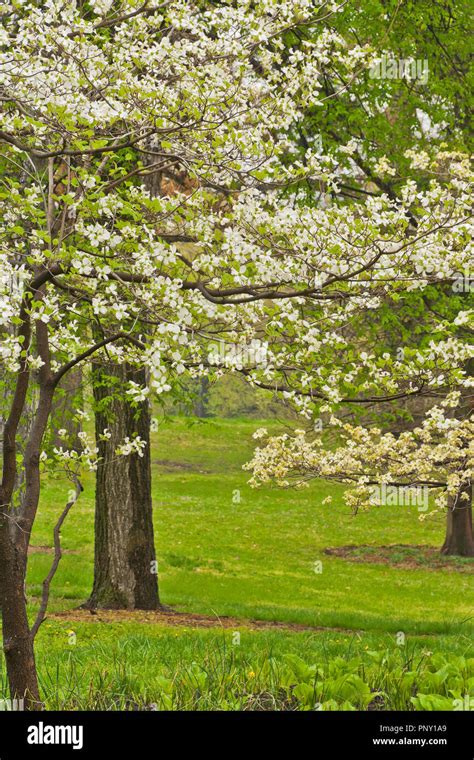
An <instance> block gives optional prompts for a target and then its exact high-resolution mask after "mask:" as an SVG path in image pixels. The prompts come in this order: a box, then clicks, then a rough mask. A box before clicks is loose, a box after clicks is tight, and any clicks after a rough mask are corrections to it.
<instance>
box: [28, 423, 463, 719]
mask: <svg viewBox="0 0 474 760" xmlns="http://www.w3.org/2000/svg"><path fill="white" fill-rule="evenodd" d="M262 424H265V425H266V426H267V427H268V428H271V429H275V430H276V429H278V424H277V423H276V422H275V421H272V422H267V423H265V422H262V423H260V422H256V421H254V420H253V421H243V420H235V419H234V420H232V419H228V420H212V421H209V422H206V423H204V424H203V423H196V424H191V425H190V424H189V421H188V420H185V419H176V418H174V419H170V420H167V421H166V422H164V423H162V424H161V425H160V428H159V431H158V432H157V433H155V434H154V436H153V452H152V459H153V463H154V464H153V497H154V521H155V530H156V544H157V554H158V558H159V568H160V576H159V580H160V594H161V599H162V601H163V602H164V603H166V604H168V605H170V606H172V607H175V608H177V609H179V610H183V611H187V612H196V613H204V614H208V615H214V616H216V618H217V616H219V615H233V616H236V617H239V618H242V620H243V621H244V623H243V625H245V619H262V620H278V621H281V622H287V623H301V624H305V625H312V626H313V625H314V626H324V627H329V628H333V627H334V628H342V629H347V632H339V631H328V632H314V633H311V632H310V633H295V632H291V631H288V632H287V631H281V630H279V631H263V632H262V631H258V632H257V631H247V632H246V633H245V634H244V635H243V636H242V643H241V645H240V647H234V648H232V647H231V646H230V648H229V636H230V635H231V634H230V633H229V632H228V631H227V632H226V633H225V634H224V633H223V632H215V631H204V630H201V631H198V630H186V631H183V629H169V628H160V627H159V626H152V625H145V624H139V623H131V622H128V623H125V622H124V623H121V624H108V625H105V624H104V625H100V624H96V623H90V624H86V623H81V624H68V623H67V621H64V623H63V622H58V621H56V620H54V621H49V622H48V621H47V622H46V623H45V624H44V625H43V627H42V628H41V630H40V633H39V636H38V644H37V649H38V661H39V664H40V670H41V677H42V679H43V684H44V687H45V689H46V692H47V693H48V695H49V696H48V705H53V706H54V705H56V706H59V705H64V704H73V705H76V706H80V705H83V704H84V700H86V694H87V693H88V694H89V696H90V695H91V694H92V693H94V694H100V693H108V694H109V696H110V695H111V694H112V693H115V692H117V693H121V694H126V693H127V688H128V687H126V686H125V687H124V689H123V690H122V692H120V689H119V687H118V686H117V683H116V681H117V679H118V681H120V678H121V677H122V676H121V673H122V670H121V668H122V667H124V668H125V669H127V668H128V670H127V673H128V675H127V677H126V678H125V676H126V673H125V674H122V675H123V677H124V678H125V681H124V683H125V684H126V683H128V682H127V678H130V679H131V682H130V684H129V692H130V693H132V692H133V693H134V694H139V695H141V699H142V701H143V700H144V702H146V700H147V699H150V700H151V698H152V696H153V694H152V693H151V692H153V693H154V694H155V697H156V693H155V692H156V688H157V687H156V683H158V682H156V683H155V682H154V681H153V679H158V681H159V679H160V678H162V677H165V675H166V677H167V678H171V679H173V678H174V676H173V673H175V674H176V673H177V672H178V671H182V670H183V668H184V669H186V668H187V667H188V668H189V667H191V663H192V662H193V661H195V662H197V663H201V664H202V662H203V661H206V658H207V659H209V658H210V659H211V660H213V658H214V660H216V658H217V659H218V658H219V657H221V658H222V656H223V655H222V651H223V650H222V647H223V643H225V641H227V644H226V647H227V649H225V647H224V649H225V651H226V652H227V654H226V655H225V656H224V659H223V660H222V663H221V665H222V667H221V669H220V671H219V672H220V674H221V676H222V677H223V675H222V674H223V673H225V668H226V667H227V665H225V663H227V659H226V657H228V656H231V660H232V662H233V663H234V665H235V667H236V668H237V671H238V672H239V673H240V674H243V675H244V676H245V673H247V670H248V669H250V671H249V672H253V671H255V672H256V670H255V669H256V668H257V669H258V668H261V667H262V664H263V663H264V662H265V661H266V660H267V659H268V657H269V656H270V653H274V654H275V657H276V660H277V661H278V662H282V661H283V660H282V658H283V659H284V656H285V653H288V652H294V653H296V654H298V655H299V656H301V657H302V658H303V659H304V660H305V661H306V662H310V663H311V662H319V661H324V662H330V661H331V658H334V657H336V655H342V656H343V657H346V658H347V657H348V656H349V655H350V653H351V652H352V653H353V654H354V653H355V654H356V656H357V657H358V658H359V660H360V662H362V661H363V659H364V657H365V654H364V653H365V652H367V651H372V650H376V651H379V652H380V651H383V650H387V651H389V650H390V649H394V648H395V650H394V651H396V652H399V651H400V648H399V647H398V648H397V646H396V634H397V632H403V633H404V634H405V635H406V637H407V639H406V640H407V646H412V647H414V649H413V651H414V652H416V653H417V656H420V657H421V656H422V655H421V653H422V652H423V651H425V650H429V651H432V652H444V653H446V654H449V655H452V656H455V655H457V654H463V655H466V656H468V655H469V653H471V656H472V648H471V636H472V632H473V614H472V610H473V601H474V593H473V581H472V576H470V575H469V574H467V573H460V572H456V570H455V568H454V569H453V571H451V570H447V569H434V570H433V569H428V568H427V569H424V568H422V567H421V568H416V569H402V568H399V567H396V566H393V565H390V564H387V565H380V564H374V563H367V564H364V563H357V564H356V563H353V562H348V561H346V560H344V559H341V558H338V557H332V556H327V555H325V554H324V549H325V548H327V547H335V546H341V545H345V544H365V545H373V546H377V545H380V544H384V545H386V544H413V545H419V544H427V545H431V546H440V545H441V543H442V540H443V530H444V522H443V516H442V515H440V514H438V515H435V516H434V517H432V518H429V519H427V520H425V521H424V522H420V521H419V513H418V511H417V509H416V508H415V507H374V508H373V509H372V510H371V511H369V512H363V513H360V514H358V515H357V516H353V515H352V514H351V513H350V512H349V510H348V508H347V507H345V506H344V505H343V503H342V499H341V495H342V488H341V487H340V486H337V485H334V484H327V483H322V482H314V483H312V484H311V485H310V487H309V488H308V489H305V490H303V491H293V490H274V489H260V490H253V489H251V488H250V487H249V486H248V485H247V480H248V477H249V474H248V473H246V472H243V471H242V465H243V464H244V462H245V461H246V460H248V459H249V458H250V456H251V453H252V450H253V445H254V441H253V440H252V437H251V436H252V432H253V431H254V430H255V429H256V428H257V427H259V426H261V425H262ZM84 485H85V491H84V493H83V494H82V495H81V497H80V500H79V501H78V502H77V504H76V505H75V506H74V509H73V510H72V511H71V513H70V515H69V517H68V520H67V524H66V525H65V526H64V528H63V531H62V543H63V547H64V548H65V549H66V550H68V551H69V552H70V553H66V554H65V556H64V557H63V559H62V561H61V565H60V568H59V570H58V573H57V575H56V577H55V579H54V583H53V586H52V592H51V602H50V609H51V610H65V609H70V608H73V607H75V606H77V605H78V604H80V603H81V602H83V601H84V600H85V599H86V598H87V596H88V594H89V592H90V589H91V584H92V571H93V523H94V491H93V487H94V481H93V477H92V476H86V477H85V479H84ZM68 487H69V486H68V483H67V482H66V481H64V480H62V479H55V478H52V477H49V478H48V479H47V480H46V482H45V485H44V490H43V496H42V502H41V508H40V510H39V515H38V519H37V523H36V525H35V530H34V534H33V540H32V543H33V544H34V545H51V541H52V530H53V526H54V523H55V521H56V519H57V516H58V514H59V512H60V510H61V506H62V505H63V504H64V502H65V498H66V495H67V490H68ZM329 494H331V495H332V496H333V497H334V501H333V504H332V505H327V506H322V505H321V502H322V500H323V499H324V498H325V496H327V495H329ZM319 561H320V562H322V572H320V573H319V572H315V563H317V562H319ZM50 562H51V556H50V555H47V554H35V553H34V554H32V555H31V557H30V562H29V571H28V594H29V598H30V601H31V609H32V611H33V610H34V608H35V607H36V605H37V601H38V596H39V593H40V588H41V582H42V580H43V578H44V576H45V575H46V573H47V571H48V568H49V565H50ZM71 627H73V628H74V630H75V632H76V634H77V636H78V638H77V644H76V645H75V646H74V647H72V646H71V645H70V644H69V643H68V635H67V630H68V629H69V628H71ZM354 632H356V633H354ZM229 652H230V653H231V654H230V655H229ZM348 653H349V654H348ZM229 667H230V666H229ZM74 674H75V675H74ZM101 674H102V675H101ZM104 674H105V675H104ZM163 674H165V675H163ZM79 675H80V677H79ZM267 675H268V674H267ZM101 678H102V679H105V681H104V683H102V682H101V681H100V679H101ZM78 679H79V680H78ZM97 679H99V680H97ZM107 679H109V680H110V679H111V682H110V683H109V687H110V688H109V690H108V692H107V688H106V687H105V686H104V684H105V682H106V681H107ZM247 680H248V679H247ZM270 680H271V679H270ZM112 682H113V683H112ZM101 683H102V686H101V685H100V684H101ZM147 683H148V684H153V683H155V686H154V687H153V688H151V687H150V688H148V690H147ZM67 684H74V686H71V688H70V690H69V692H68V686H67ZM274 685H275V684H274ZM163 688H164V687H163ZM242 688H244V687H243V686H242ZM245 688H247V686H246V687H245ZM371 688H375V685H374V686H371ZM88 689H89V691H88ZM104 689H105V692H104ZM150 689H151V691H150ZM275 689H276V691H275V692H274V693H275V694H277V695H278V693H280V691H281V688H280V686H278V684H277V686H275ZM117 690H118V691H117ZM262 690H264V689H263V686H262V688H261V689H260V691H262ZM270 690H271V689H270ZM279 690H280V691H279ZM237 691H238V690H237ZM241 691H242V689H241V690H240V691H238V693H239V694H240V693H241ZM244 691H245V689H244ZM148 692H150V694H149V693H148ZM216 693H217V692H216V691H215V689H214V692H213V694H214V697H213V698H212V699H214V698H215V694H216ZM68 694H69V697H68V696H67V695H68ZM74 695H75V696H74ZM275 698H276V697H275ZM68 699H69V702H68ZM91 699H92V697H91ZM94 699H95V698H94ZM117 699H118V697H117ZM180 699H181V697H180ZM182 699H184V702H179V705H178V706H180V707H183V706H184V707H185V706H186V705H188V706H189V704H191V703H189V702H186V699H187V697H185V696H182ZM189 699H191V698H190V697H189ZM206 699H207V698H206ZM206 699H205V700H204V701H203V702H202V703H201V702H199V703H198V704H196V703H195V702H193V701H192V700H191V702H192V706H193V708H196V707H198V708H199V707H202V708H203V709H207V708H209V707H210V706H212V705H211V703H212V699H211V697H209V699H207V701H206ZM232 699H234V697H232ZM239 699H240V697H239ZM209 700H210V701H209ZM86 701H87V700H86ZM152 701H153V700H152ZM99 702H100V700H99ZM99 702H93V704H97V705H99ZM119 702H120V700H119ZM114 704H115V703H114ZM117 704H119V703H118V702H117ZM120 704H121V705H122V706H123V704H124V703H123V701H122V702H120ZM232 704H233V705H234V707H235V706H236V705H235V704H234V703H232ZM391 704H392V705H395V709H401V708H399V707H396V704H398V703H397V698H396V697H394V698H393V700H392V702H391ZM99 706H100V705H99ZM240 706H242V705H240ZM408 706H409V703H408ZM229 709H232V705H231V707H229Z"/></svg>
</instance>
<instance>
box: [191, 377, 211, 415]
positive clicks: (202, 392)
mask: <svg viewBox="0 0 474 760" xmlns="http://www.w3.org/2000/svg"><path fill="white" fill-rule="evenodd" d="M208 403H209V378H208V377H202V378H201V379H200V380H199V387H198V392H197V398H196V403H195V404H194V414H195V416H196V417H199V418H204V417H207V416H208V414H207V405H208Z"/></svg>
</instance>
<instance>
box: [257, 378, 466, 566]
mask: <svg viewBox="0 0 474 760" xmlns="http://www.w3.org/2000/svg"><path fill="white" fill-rule="evenodd" d="M459 397H460V394H459V393H452V394H449V395H448V396H447V397H446V399H445V400H443V401H442V402H441V403H440V404H439V405H438V406H435V407H433V408H432V409H430V410H429V412H428V413H427V416H426V419H425V420H424V421H423V423H422V425H421V426H420V427H416V428H415V429H414V430H410V431H405V432H403V433H401V434H400V436H399V437H395V436H394V435H393V434H392V433H382V432H381V430H380V429H379V428H376V427H372V428H364V427H362V426H354V425H352V424H349V423H343V422H341V420H339V419H337V418H335V417H333V418H332V419H331V420H330V424H331V425H332V426H333V429H334V430H335V431H337V432H338V433H339V435H338V443H337V444H336V446H335V447H334V448H327V446H325V445H324V443H323V440H322V438H321V436H317V437H315V436H314V435H313V436H308V435H307V433H306V432H305V431H304V430H297V431H295V434H294V435H292V436H291V435H288V434H285V435H281V436H270V437H267V433H266V430H263V429H262V430H260V431H257V432H256V434H255V436H254V437H256V438H265V439H266V440H265V445H264V446H263V447H259V448H257V450H256V451H255V454H254V457H253V459H252V461H251V462H249V463H248V464H247V465H246V466H245V467H246V469H248V470H251V471H252V479H251V481H250V483H251V484H252V485H253V486H258V485H261V484H264V483H269V482H274V483H275V484H276V485H277V486H280V487H288V486H290V485H294V486H302V485H307V483H308V481H309V480H311V479H313V478H323V479H325V480H330V481H331V480H332V481H337V482H340V483H344V484H346V485H347V490H346V491H345V494H344V498H345V501H346V503H347V504H348V505H350V506H351V508H352V509H354V510H355V511H357V510H358V509H359V508H361V507H369V506H371V505H374V504H376V503H380V502H381V501H382V502H383V501H384V500H386V495H387V493H390V489H391V491H392V492H391V495H393V496H395V499H392V500H391V502H390V503H395V504H397V503H399V497H400V496H402V497H403V496H404V495H405V496H406V495H407V493H408V495H410V492H411V493H412V494H414V493H416V492H419V491H420V490H421V489H423V491H424V492H425V493H426V495H427V492H428V491H433V493H434V494H435V495H436V496H435V507H436V509H437V510H446V512H447V531H446V540H445V542H444V544H443V546H442V548H441V552H442V553H443V554H457V555H460V556H463V557H473V556H474V538H473V533H472V479H473V473H474V416H472V415H471V416H470V417H467V418H466V419H456V418H455V417H453V416H452V413H453V410H454V409H455V408H456V407H457V405H458V404H459ZM384 497H385V498H384ZM328 499H329V501H330V500H331V499H332V497H328ZM414 501H416V500H415V499H411V500H410V499H404V502H405V503H406V502H408V503H413V502H414ZM426 507H427V504H426ZM421 517H423V518H424V517H426V512H425V513H424V514H423V515H422V516H421Z"/></svg>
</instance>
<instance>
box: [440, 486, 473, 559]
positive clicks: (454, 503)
mask: <svg viewBox="0 0 474 760" xmlns="http://www.w3.org/2000/svg"><path fill="white" fill-rule="evenodd" d="M464 493H467V494H468V496H469V498H468V499H461V498H459V497H458V498H456V497H450V500H449V504H448V513H447V523H446V538H445V541H444V544H443V546H442V547H441V554H454V555H457V556H459V557H474V538H473V534H472V486H466V487H465V488H464Z"/></svg>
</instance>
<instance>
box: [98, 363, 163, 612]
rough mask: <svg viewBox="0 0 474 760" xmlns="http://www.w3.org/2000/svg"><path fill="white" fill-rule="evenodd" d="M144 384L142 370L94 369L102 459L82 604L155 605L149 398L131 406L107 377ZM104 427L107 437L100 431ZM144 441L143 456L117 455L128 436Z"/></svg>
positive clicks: (155, 579)
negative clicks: (89, 577)
mask: <svg viewBox="0 0 474 760" xmlns="http://www.w3.org/2000/svg"><path fill="white" fill-rule="evenodd" d="M111 379H112V382H113V381H114V379H115V383H116V384H118V383H119V384H120V385H122V386H123V385H124V383H125V382H127V381H129V380H133V381H134V382H136V383H139V384H144V383H145V379H146V376H145V371H144V370H135V369H132V368H131V367H129V366H126V365H122V366H118V365H107V366H105V365H101V366H100V367H98V368H97V369H96V370H95V371H94V383H93V384H94V399H95V403H96V416H95V424H96V435H97V441H98V444H97V445H98V448H99V457H100V458H101V461H100V463H99V467H98V470H97V478H96V505H95V506H96V511H95V560H94V586H93V590H92V594H91V597H90V599H89V600H88V602H87V603H86V605H85V606H86V607H90V608H97V607H101V608H108V609H144V610H151V609H157V608H159V607H160V602H159V595H158V575H157V567H156V555H155V545H154V533H153V520H152V516H153V511H152V499H151V464H150V410H149V405H148V402H144V403H141V404H140V405H139V407H138V408H132V407H131V406H130V404H128V403H127V402H126V401H124V400H123V399H117V398H114V399H112V397H111V396H109V393H110V390H109V388H110V381H111ZM105 428H107V429H108V430H109V432H110V433H111V434H112V435H111V438H110V439H109V440H106V441H101V440H100V434H101V433H102V432H103V431H104V429H105ZM136 435H139V436H140V437H141V438H142V440H144V441H145V442H146V447H145V449H144V451H143V457H140V456H138V454H131V455H129V456H117V455H116V454H115V450H116V448H117V446H118V445H119V444H121V443H123V441H124V439H125V438H126V437H127V436H128V437H130V438H132V437H134V436H136Z"/></svg>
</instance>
